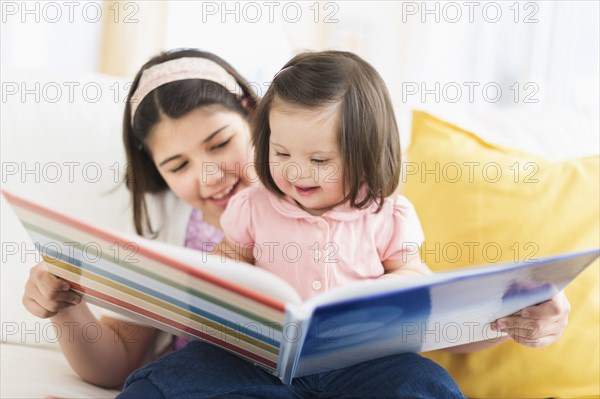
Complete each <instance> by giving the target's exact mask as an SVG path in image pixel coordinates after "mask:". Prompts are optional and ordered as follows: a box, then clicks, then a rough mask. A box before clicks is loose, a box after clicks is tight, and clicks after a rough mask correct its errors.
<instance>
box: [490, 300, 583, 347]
mask: <svg viewBox="0 0 600 399" xmlns="http://www.w3.org/2000/svg"><path fill="white" fill-rule="evenodd" d="M570 310H571V305H570V304H569V301H568V299H567V296H566V295H565V293H564V291H561V292H559V293H558V294H557V295H556V296H555V297H554V298H552V299H551V300H549V301H546V302H543V303H541V304H539V305H535V306H530V307H528V308H525V309H523V310H522V311H521V312H520V314H517V315H513V316H507V317H503V318H501V319H498V320H496V322H495V323H493V324H492V329H494V330H496V331H502V332H505V333H507V334H508V335H509V336H510V337H511V338H512V339H513V340H515V341H516V342H518V343H520V344H523V345H525V346H529V347H531V348H542V347H544V346H547V345H550V344H551V343H553V342H555V341H556V340H557V339H558V338H560V336H561V335H562V333H563V331H564V330H565V328H566V326H567V322H568V320H569V312H570Z"/></svg>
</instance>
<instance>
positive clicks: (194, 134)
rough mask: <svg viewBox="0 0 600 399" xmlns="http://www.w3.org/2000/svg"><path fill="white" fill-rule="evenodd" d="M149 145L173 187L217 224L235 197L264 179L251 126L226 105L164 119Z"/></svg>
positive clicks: (157, 163)
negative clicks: (258, 174)
mask: <svg viewBox="0 0 600 399" xmlns="http://www.w3.org/2000/svg"><path fill="white" fill-rule="evenodd" d="M146 144H147V146H148V148H149V149H150V152H151V154H152V159H153V160H154V163H155V165H156V167H157V168H158V170H159V172H160V174H161V175H162V177H163V178H164V179H165V181H166V182H167V185H168V186H169V188H170V189H171V190H172V191H173V192H174V193H175V194H176V195H177V196H178V197H179V198H181V199H182V200H184V201H186V202H187V203H188V204H190V205H191V206H193V207H194V208H198V209H200V210H202V211H203V213H204V217H205V219H206V220H207V221H209V222H211V223H213V224H217V223H218V220H219V217H220V216H221V214H222V213H223V210H224V209H225V207H226V205H227V203H228V202H229V199H230V198H231V197H232V196H233V195H234V194H235V193H237V192H238V191H240V190H242V189H244V188H247V187H249V186H251V185H253V184H254V183H255V182H257V181H258V180H257V177H256V174H255V171H254V168H253V164H252V159H253V151H252V147H251V145H250V129H249V126H248V122H247V121H246V120H245V119H244V118H243V117H242V116H240V115H239V114H237V113H235V112H231V111H228V110H226V109H224V108H223V107H220V106H216V105H212V106H207V107H202V108H198V109H196V110H193V111H191V112H190V113H188V114H187V115H185V116H183V117H181V118H179V119H170V118H163V119H162V120H161V121H160V122H159V123H158V124H157V125H156V126H155V127H154V129H153V131H152V133H151V134H150V136H149V138H148V140H147V143H146Z"/></svg>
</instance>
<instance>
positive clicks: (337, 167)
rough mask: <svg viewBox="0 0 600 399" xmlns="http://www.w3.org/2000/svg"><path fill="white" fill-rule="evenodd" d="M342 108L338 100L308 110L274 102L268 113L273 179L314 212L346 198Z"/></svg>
mask: <svg viewBox="0 0 600 399" xmlns="http://www.w3.org/2000/svg"><path fill="white" fill-rule="evenodd" d="M339 108H340V105H339V103H334V104H332V105H327V106H324V107H321V108H317V109H306V108H300V107H297V106H293V105H290V104H286V103H284V102H281V101H275V102H274V103H273V106H272V108H271V112H270V115H269V125H270V128H271V137H270V142H269V162H270V163H271V165H270V169H271V175H272V177H273V181H274V182H275V184H276V185H277V187H279V189H280V190H281V191H282V192H283V193H284V194H286V195H288V196H290V197H291V198H293V199H294V200H295V201H296V202H297V203H298V205H300V207H302V208H303V209H304V210H306V211H307V212H309V213H310V214H312V215H319V216H320V215H322V214H323V213H325V212H326V211H328V210H329V209H331V208H333V207H334V206H336V205H338V204H340V203H341V202H342V201H343V199H344V197H345V193H344V192H343V188H342V184H343V180H342V178H343V170H342V159H341V154H340V148H339V145H338V130H339V123H340V122H339V119H340V118H339V113H340V111H339Z"/></svg>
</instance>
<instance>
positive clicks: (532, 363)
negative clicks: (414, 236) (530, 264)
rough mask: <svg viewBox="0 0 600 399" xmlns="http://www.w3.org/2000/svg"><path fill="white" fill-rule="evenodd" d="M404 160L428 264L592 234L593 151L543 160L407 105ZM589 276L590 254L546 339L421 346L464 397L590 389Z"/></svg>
mask: <svg viewBox="0 0 600 399" xmlns="http://www.w3.org/2000/svg"><path fill="white" fill-rule="evenodd" d="M405 166H406V167H405V173H406V176H405V177H403V180H404V182H403V194H404V195H406V196H407V197H408V198H409V199H410V200H411V201H412V202H413V204H414V205H415V207H416V210H417V213H418V214H419V217H420V219H421V223H422V225H423V229H424V230H425V238H426V241H425V243H424V245H423V248H422V249H421V256H422V258H423V260H424V261H425V262H426V263H427V264H428V265H429V266H430V267H431V268H432V269H433V270H436V271H440V270H446V269H451V268H456V267H463V266H469V265H477V264H485V263H499V262H511V261H515V260H516V261H523V260H528V259H536V258H539V257H542V256H547V255H552V254H558V253H562V252H569V251H577V250H583V249H589V248H594V247H597V246H598V243H599V242H600V237H599V231H600V227H599V220H600V213H599V208H600V206H599V204H600V198H599V197H600V194H599V185H600V183H599V181H600V176H599V174H600V172H599V171H600V164H599V157H598V156H594V157H587V158H580V159H572V160H568V161H563V162H550V161H548V160H545V159H543V158H540V157H537V156H534V155H530V154H526V153H524V152H521V151H517V150H513V149H510V148H503V147H500V146H497V145H492V144H490V143H487V142H485V141H484V140H482V139H481V138H479V137H477V136H476V135H474V134H473V133H470V132H468V131H465V130H463V129H461V128H459V127H457V126H454V125H452V124H450V123H448V122H445V121H443V120H440V119H438V118H436V117H434V116H432V115H429V114H427V113H424V112H418V111H416V112H414V114H413V132H412V144H411V146H410V148H409V150H408V156H407V160H406V165H405ZM599 285H600V275H599V268H598V265H597V264H595V265H591V266H590V267H589V268H588V269H587V270H586V271H585V272H584V273H583V274H582V275H580V276H579V277H578V278H577V279H576V280H574V281H573V282H572V283H571V284H570V285H569V286H568V287H567V289H566V294H567V297H568V298H569V301H570V303H571V306H572V310H571V313H570V314H569V324H568V326H567V328H566V330H565V332H564V334H563V336H562V337H561V338H560V339H559V340H558V341H557V342H555V343H554V344H552V345H550V346H547V347H545V348H539V349H531V348H527V347H525V346H522V345H519V344H516V343H514V342H513V341H509V342H505V343H502V344H499V345H497V346H495V347H492V348H489V349H486V350H483V351H479V352H473V353H469V354H449V353H445V352H442V351H438V352H430V353H426V354H425V355H426V356H427V357H430V358H431V359H433V360H434V361H436V362H438V363H439V364H441V365H442V366H444V367H445V368H446V369H447V370H448V371H449V372H450V374H451V375H452V376H453V377H454V378H455V379H456V381H457V383H458V384H459V386H460V387H461V389H462V390H463V393H464V394H465V395H467V396H469V397H473V398H525V397H526V398H545V397H594V396H595V397H598V395H599V394H600V365H599V362H600V303H599V301H600V291H599Z"/></svg>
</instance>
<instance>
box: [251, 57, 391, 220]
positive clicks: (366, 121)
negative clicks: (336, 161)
mask: <svg viewBox="0 0 600 399" xmlns="http://www.w3.org/2000/svg"><path fill="white" fill-rule="evenodd" d="M274 102H275V103H277V102H284V103H287V104H291V105H297V106H298V107H303V108H308V109H318V108H319V107H323V106H327V105H329V104H332V103H340V112H341V115H340V126H339V132H338V144H339V148H340V151H341V158H342V165H343V166H342V167H343V173H344V180H343V182H342V183H343V187H344V190H346V189H347V190H348V195H347V197H346V198H345V199H344V202H345V201H349V202H350V205H351V206H352V207H355V208H359V209H361V208H365V207H367V206H369V205H370V204H371V203H373V202H375V203H377V204H378V209H377V211H379V210H381V207H382V205H383V201H384V199H385V198H386V197H388V196H389V195H391V194H393V193H394V191H395V190H396V188H397V186H398V182H399V178H400V165H401V160H400V137H399V134H398V127H397V125H396V118H395V116H394V109H393V107H392V102H391V100H390V96H389V94H388V91H387V89H386V87H385V83H384V82H383V79H381V76H379V74H378V73H377V71H376V70H375V69H374V68H373V67H372V66H371V65H370V64H369V63H367V62H366V61H365V60H363V59H362V58H360V57H359V56H357V55H356V54H353V53H349V52H345V51H322V52H305V53H301V54H298V55H296V56H295V57H294V58H292V59H291V60H290V61H289V62H288V63H287V64H285V66H284V67H283V68H282V69H281V71H279V73H278V74H277V75H276V76H275V78H274V79H273V82H272V83H271V85H270V86H269V89H268V90H267V92H266V94H265V96H264V97H263V99H262V100H261V102H260V104H259V106H258V109H257V110H256V115H255V117H254V121H253V128H252V141H253V143H254V150H255V152H254V154H255V163H256V165H255V166H256V172H257V174H258V176H259V178H260V180H261V181H262V183H263V184H264V186H265V187H266V188H267V189H268V190H270V191H271V192H273V193H275V194H278V195H283V193H282V192H281V191H280V190H279V188H277V185H276V184H275V181H274V180H273V177H272V176H271V171H270V167H269V138H270V135H271V129H270V126H269V113H270V111H271V108H272V107H273V104H274ZM363 186H364V187H365V188H366V196H363V195H362V194H363V193H362V192H361V188H362V187H363Z"/></svg>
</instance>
